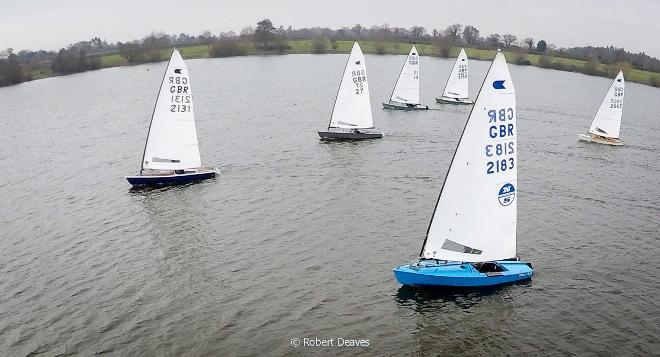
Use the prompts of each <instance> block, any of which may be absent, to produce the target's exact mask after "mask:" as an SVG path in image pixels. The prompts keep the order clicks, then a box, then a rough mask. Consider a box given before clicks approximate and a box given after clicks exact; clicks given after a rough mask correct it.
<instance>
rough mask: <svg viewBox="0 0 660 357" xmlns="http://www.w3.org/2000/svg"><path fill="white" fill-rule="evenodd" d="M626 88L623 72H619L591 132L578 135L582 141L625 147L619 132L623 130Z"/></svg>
mask: <svg viewBox="0 0 660 357" xmlns="http://www.w3.org/2000/svg"><path fill="white" fill-rule="evenodd" d="M625 86H626V82H625V80H624V79H623V72H622V71H619V74H618V75H617V76H616V78H614V82H612V85H611V86H610V90H608V91H607V94H605V98H603V102H602V103H601V104H600V108H598V112H597V113H596V116H595V117H594V120H593V121H592V122H591V127H589V132H588V133H587V134H578V138H579V139H580V140H582V141H586V142H591V143H599V144H606V145H614V146H621V145H623V141H621V139H619V130H620V129H621V115H622V114H623V97H624V87H625Z"/></svg>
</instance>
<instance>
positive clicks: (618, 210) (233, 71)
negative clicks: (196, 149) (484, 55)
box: [0, 55, 660, 356]
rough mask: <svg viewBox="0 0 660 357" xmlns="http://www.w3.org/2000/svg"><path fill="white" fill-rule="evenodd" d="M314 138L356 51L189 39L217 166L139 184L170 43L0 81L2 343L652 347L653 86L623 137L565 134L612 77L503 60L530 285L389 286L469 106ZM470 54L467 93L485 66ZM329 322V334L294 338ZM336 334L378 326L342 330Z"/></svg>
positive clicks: (98, 347) (420, 229)
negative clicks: (334, 139)
mask: <svg viewBox="0 0 660 357" xmlns="http://www.w3.org/2000/svg"><path fill="white" fill-rule="evenodd" d="M403 58H404V57H403V56H367V59H366V60H367V66H368V70H369V80H370V90H371V99H372V107H373V112H374V121H375V125H376V127H377V128H378V129H380V130H382V131H383V132H384V133H385V137H384V138H383V139H382V140H375V141H370V142H360V143H332V144H326V143H322V142H320V141H319V140H318V136H317V134H316V131H317V130H320V129H325V128H326V127H327V123H328V121H329V118H330V111H331V109H332V105H333V101H334V98H335V95H336V91H337V85H338V83H339V80H340V76H341V73H342V71H343V68H344V65H345V61H346V56H345V55H288V56H276V57H242V58H230V59H199V60H190V61H188V65H189V67H190V71H191V77H192V90H193V93H194V95H195V111H196V118H197V120H198V126H197V128H198V134H199V145H200V150H201V153H202V163H203V164H205V165H216V166H218V167H219V168H220V170H221V171H222V175H220V176H219V177H218V178H217V179H215V180H210V181H206V182H203V183H199V184H195V185H189V186H184V187H172V188H163V189H155V190H143V191H132V190H129V185H128V183H127V182H126V180H125V179H124V178H123V176H124V175H128V174H135V173H136V172H137V171H138V170H139V165H140V159H141V157H142V150H143V147H144V139H145V136H146V134H147V128H148V125H149V118H150V116H151V111H152V109H153V105H154V100H155V97H156V94H157V91H158V87H159V85H160V81H161V79H162V73H163V70H164V68H165V63H158V64H151V65H142V66H135V67H123V68H111V69H105V70H100V71H94V72H89V73H83V74H77V75H71V76H66V77H60V78H50V79H44V80H39V81H35V82H31V83H25V84H21V85H17V86H13V87H7V88H0V104H1V107H2V108H3V110H2V116H1V117H0V133H1V137H0V139H1V140H0V167H2V173H1V174H0V195H1V196H2V198H3V202H4V204H2V207H1V208H0V212H1V215H0V223H1V227H0V238H1V239H0V269H1V272H2V275H1V276H0V354H2V355H29V354H40V353H42V354H44V355H68V354H83V355H91V354H99V353H110V354H111V355H129V356H134V355H190V356H194V355H258V354H266V355H270V354H273V355H293V356H295V355H308V354H312V353H326V354H331V355H353V354H356V353H362V354H367V355H379V356H386V355H393V356H398V355H409V354H417V355H453V356H460V355H475V354H482V355H487V356H493V355H527V354H538V353H541V352H545V353H552V354H559V355H584V354H591V355H641V356H643V355H651V354H657V353H658V351H659V350H660V342H659V340H658V336H659V335H660V313H659V311H660V309H659V305H660V304H659V301H660V300H659V299H658V296H659V295H660V278H659V275H660V263H659V261H658V256H660V244H659V243H660V202H659V201H660V160H659V159H660V115H659V114H658V113H660V89H656V88H651V87H647V86H643V85H638V84H635V83H628V84H627V87H626V104H625V105H626V106H625V109H624V118H623V124H622V129H621V137H622V139H623V140H624V142H625V143H626V145H625V146H623V147H618V148H617V147H609V146H602V145H595V144H586V143H581V142H578V140H577V136H576V134H577V133H581V132H585V131H586V130H587V128H588V127H589V124H590V123H591V119H592V117H593V115H594V113H595V111H596V109H597V108H598V105H599V104H600V101H601V100H602V96H603V95H604V94H605V92H606V91H607V89H608V88H609V86H610V83H611V80H610V79H605V78H596V77H589V76H585V75H581V74H575V73H566V72H558V71H552V70H544V69H538V68H532V67H519V66H515V65H513V66H510V70H511V74H512V77H513V80H514V82H515V85H516V89H517V91H518V93H519V94H518V109H519V112H518V113H519V122H518V137H519V141H518V145H519V153H518V158H519V171H518V184H519V187H520V191H519V203H518V212H519V214H518V254H519V255H520V256H521V257H523V258H524V259H526V260H527V261H529V262H531V263H532V264H533V265H534V268H535V269H536V275H535V276H534V279H533V280H532V281H531V282H529V283H525V284H522V285H514V286H508V287H504V288H500V289H495V290H491V291H485V292H481V293H476V292H468V293H459V292H439V291H428V290H418V289H408V288H402V287H401V286H400V285H399V284H398V283H397V282H396V280H395V279H394V276H393V274H392V272H391V269H392V268H394V267H396V266H398V265H401V264H403V263H407V262H409V261H410V260H411V259H413V258H414V257H415V256H416V255H417V253H418V252H419V249H420V247H421V244H422V241H423V238H424V234H425V232H426V228H427V225H428V221H429V218H430V215H431V213H432V211H433V207H434V205H435V202H436V199H437V194H438V192H439V190H440V187H441V185H442V181H443V178H444V176H445V174H446V171H447V166H448V165H449V162H450V160H451V156H452V153H453V151H454V148H455V146H456V143H457V141H458V138H459V135H460V132H461V130H462V128H463V126H464V124H465V120H466V119H467V116H468V113H469V110H470V107H460V106H458V107H454V106H441V105H437V104H435V103H434V97H435V96H438V95H439V94H440V93H441V91H442V88H443V86H444V84H445V81H446V78H447V76H448V73H449V71H450V69H451V66H452V65H453V60H447V59H436V58H423V60H422V68H421V70H422V80H421V90H422V94H421V96H422V101H423V103H424V104H429V105H430V106H431V107H432V108H434V109H438V110H431V111H419V112H388V111H384V110H382V109H381V104H380V103H381V102H382V101H384V100H387V98H388V97H389V94H390V92H391V89H392V86H393V85H394V82H395V80H396V78H395V77H396V75H397V74H398V73H399V70H400V66H401V62H402V60H403ZM488 66H489V63H488V62H478V61H472V62H471V82H470V86H471V96H472V97H474V96H475V95H476V92H477V90H478V87H479V86H480V85H481V81H482V80H483V77H484V75H485V73H486V71H487V69H488ZM294 338H299V339H301V341H302V339H303V338H312V339H314V338H319V339H329V338H334V342H333V343H334V344H335V346H334V347H309V346H307V347H305V346H300V347H297V348H295V347H292V346H291V340H292V339H294ZM338 338H344V339H366V340H369V342H368V344H369V346H368V347H364V346H362V347H346V346H343V347H338V346H337V344H338Z"/></svg>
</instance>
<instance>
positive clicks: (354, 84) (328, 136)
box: [318, 42, 383, 141]
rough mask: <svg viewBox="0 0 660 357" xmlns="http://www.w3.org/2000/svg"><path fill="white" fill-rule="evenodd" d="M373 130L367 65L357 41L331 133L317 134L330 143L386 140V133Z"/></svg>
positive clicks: (341, 86)
mask: <svg viewBox="0 0 660 357" xmlns="http://www.w3.org/2000/svg"><path fill="white" fill-rule="evenodd" d="M372 129H374V119H373V116H372V113H371V100H370V99H369V83H368V82H367V65H366V63H365V61H364V54H362V50H361V49H360V45H359V44H358V43H357V42H355V43H353V49H352V50H351V54H350V56H349V57H348V62H346V68H345V69H344V75H343V77H342V79H341V83H340V84H339V91H337V98H335V105H334V107H333V108H332V115H331V116H330V123H329V124H328V130H326V131H319V132H318V133H319V136H320V137H321V140H327V141H331V140H334V141H342V140H367V139H380V138H382V137H383V133H381V132H378V131H374V130H372Z"/></svg>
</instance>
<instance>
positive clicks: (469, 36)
mask: <svg viewBox="0 0 660 357" xmlns="http://www.w3.org/2000/svg"><path fill="white" fill-rule="evenodd" d="M463 39H464V40H465V42H467V44H468V45H472V44H474V43H475V42H477V40H478V39H479V30H478V29H477V28H476V27H474V26H472V25H467V26H465V28H464V29H463Z"/></svg>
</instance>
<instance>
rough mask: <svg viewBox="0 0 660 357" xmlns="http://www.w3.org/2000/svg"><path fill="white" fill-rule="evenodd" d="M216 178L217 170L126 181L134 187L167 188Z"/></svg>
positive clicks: (140, 177) (146, 176)
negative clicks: (167, 186) (166, 186)
mask: <svg viewBox="0 0 660 357" xmlns="http://www.w3.org/2000/svg"><path fill="white" fill-rule="evenodd" d="M215 176H216V171H215V170H204V171H201V170H200V171H198V172H192V173H185V174H175V175H136V176H126V180H127V181H128V183H130V184H131V185H133V186H165V185H181V184H186V183H191V182H196V181H202V180H206V179H210V178H214V177H215Z"/></svg>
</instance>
